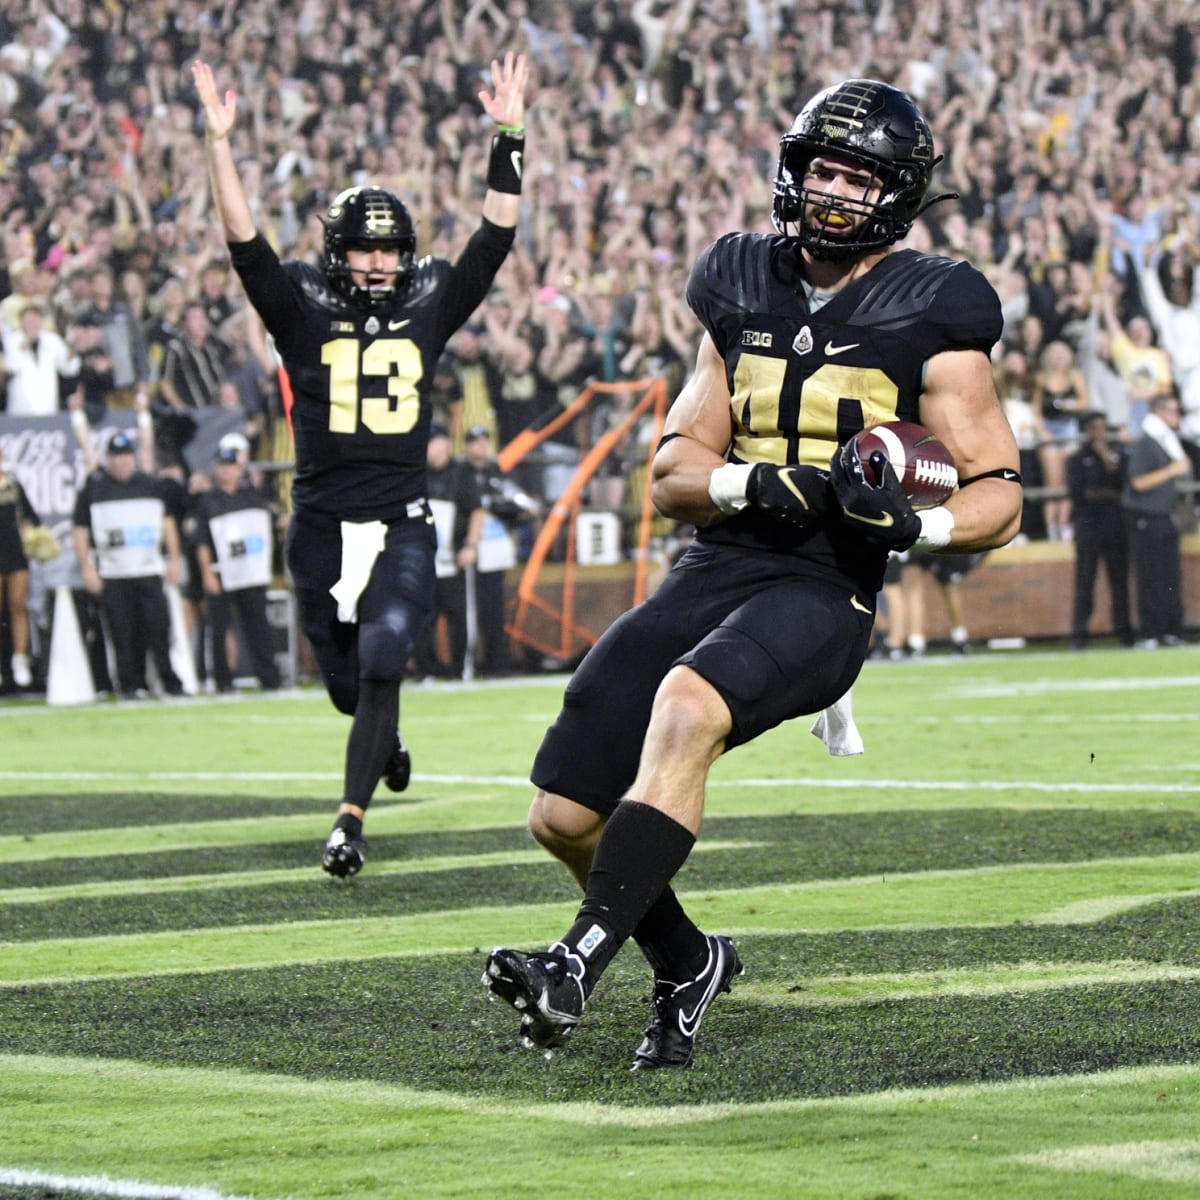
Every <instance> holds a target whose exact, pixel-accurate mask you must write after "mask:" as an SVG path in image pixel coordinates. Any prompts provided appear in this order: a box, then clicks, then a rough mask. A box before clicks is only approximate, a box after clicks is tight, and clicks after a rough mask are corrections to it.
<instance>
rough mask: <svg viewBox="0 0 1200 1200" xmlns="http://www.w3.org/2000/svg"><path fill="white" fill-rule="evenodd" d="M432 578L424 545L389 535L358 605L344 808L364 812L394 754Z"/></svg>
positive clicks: (421, 541) (400, 535) (429, 551)
mask: <svg viewBox="0 0 1200 1200" xmlns="http://www.w3.org/2000/svg"><path fill="white" fill-rule="evenodd" d="M433 579H434V568H433V550H432V548H431V546H430V545H429V544H428V542H427V541H426V540H425V539H424V538H417V537H406V536H404V535H403V531H402V532H401V533H393V534H389V537H388V543H387V545H386V546H385V547H384V550H383V553H382V554H381V555H380V556H379V559H378V561H377V562H376V563H375V569H374V570H373V571H372V572H371V580H370V582H369V583H368V584H367V587H366V590H365V591H364V592H363V594H362V597H361V598H360V600H359V637H358V662H359V676H360V678H359V683H358V706H357V708H356V709H355V711H354V722H353V724H352V725H351V727H350V739H349V743H348V745H347V752H346V788H345V794H344V796H343V808H347V807H348V808H350V809H357V810H360V812H362V811H365V810H366V808H367V805H368V804H370V802H371V796H372V794H373V793H374V791H375V785H376V784H377V783H378V782H379V779H380V777H381V776H382V775H383V774H384V771H385V768H386V767H387V764H388V760H389V759H390V758H391V756H392V753H393V751H394V750H395V749H396V746H397V734H396V728H397V724H398V721H399V714H400V682H401V680H402V679H403V678H404V674H405V670H406V667H407V665H408V662H409V660H410V659H411V658H412V656H413V651H414V649H415V646H416V641H417V636H418V634H419V633H420V630H421V627H422V626H423V625H424V624H425V622H426V620H427V619H428V613H429V609H430V606H431V604H432V602H433ZM360 819H361V817H360Z"/></svg>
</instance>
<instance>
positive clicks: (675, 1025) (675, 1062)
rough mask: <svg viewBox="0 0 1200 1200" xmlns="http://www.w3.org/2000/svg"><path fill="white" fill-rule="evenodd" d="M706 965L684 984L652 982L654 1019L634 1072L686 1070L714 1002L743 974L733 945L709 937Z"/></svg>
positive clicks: (714, 937)
mask: <svg viewBox="0 0 1200 1200" xmlns="http://www.w3.org/2000/svg"><path fill="white" fill-rule="evenodd" d="M707 938H708V962H707V964H706V965H705V967H704V970H703V971H701V972H700V974H699V975H697V976H696V978H695V979H690V980H688V981H686V982H685V983H672V982H670V981H668V980H664V979H656V980H655V981H654V995H653V999H652V1001H651V1003H652V1004H653V1007H654V1017H653V1019H652V1020H651V1022H650V1028H649V1029H647V1030H646V1036H645V1039H644V1040H643V1042H642V1044H641V1045H640V1046H639V1047H638V1048H637V1051H636V1052H635V1054H634V1058H633V1066H632V1067H631V1068H630V1069H631V1070H633V1071H656V1070H662V1069H664V1068H675V1067H689V1066H691V1064H692V1056H693V1054H694V1052H695V1049H696V1031H697V1030H698V1029H699V1028H700V1022H701V1021H702V1020H703V1019H704V1014H705V1013H706V1012H708V1010H709V1009H710V1008H711V1007H712V1003H713V1001H714V1000H715V999H716V998H717V997H718V996H719V995H720V994H721V993H722V992H727V991H729V989H730V986H731V984H732V982H733V979H734V977H735V976H738V975H741V974H742V973H743V972H744V971H745V969H746V968H745V967H744V966H742V960H741V959H740V958H739V957H738V952H737V950H736V949H734V945H733V942H732V941H730V940H729V938H727V937H722V936H720V935H718V934H711V933H710V934H708V935H707Z"/></svg>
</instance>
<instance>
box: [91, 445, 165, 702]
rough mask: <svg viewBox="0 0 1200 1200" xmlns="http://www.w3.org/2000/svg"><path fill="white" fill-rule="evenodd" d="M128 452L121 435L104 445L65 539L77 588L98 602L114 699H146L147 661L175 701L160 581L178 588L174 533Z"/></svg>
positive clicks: (152, 482)
mask: <svg viewBox="0 0 1200 1200" xmlns="http://www.w3.org/2000/svg"><path fill="white" fill-rule="evenodd" d="M134 451H135V444H134V440H133V438H132V437H130V436H129V435H128V434H125V433H114V434H113V435H112V437H111V438H110V439H109V443H108V455H107V462H106V465H105V466H104V467H100V468H98V469H97V470H95V471H93V472H92V473H91V475H89V476H88V478H87V481H86V482H85V483H84V485H83V487H82V488H81V489H80V492H79V495H78V497H77V498H76V501H75V519H74V529H73V530H72V538H73V540H74V544H75V554H76V556H77V557H78V559H79V569H80V571H81V572H82V575H83V585H84V587H85V588H86V589H87V590H88V591H89V592H91V593H92V594H93V595H95V596H98V597H99V598H100V602H101V607H102V609H103V612H104V616H105V620H106V624H107V626H108V636H109V638H110V640H111V642H112V648H113V655H114V657H115V658H116V665H117V680H118V687H119V688H120V692H121V695H122V696H125V697H126V698H129V699H140V698H144V697H145V696H148V695H149V692H148V691H147V688H146V656H147V654H149V656H150V657H151V658H152V659H153V662H154V666H155V669H156V670H157V672H158V677H159V680H160V681H161V683H162V689H163V691H164V692H166V693H167V695H170V696H178V695H179V694H180V693H181V692H182V691H183V684H182V683H181V682H180V680H179V676H177V675H176V674H175V672H174V670H173V669H172V667H171V655H170V644H171V618H170V614H169V611H168V609H167V599H166V595H165V594H164V592H163V579H164V577H165V578H166V579H167V580H169V581H170V582H171V583H178V582H179V577H180V557H179V530H178V527H177V526H176V523H175V519H174V517H172V516H171V515H170V514H169V513H168V511H167V507H166V503H165V501H164V497H163V488H162V485H161V484H160V482H159V481H158V480H156V479H154V478H152V477H151V476H150V475H147V474H146V473H145V472H144V471H139V470H138V469H137V464H136V460H135V457H134ZM164 550H165V557H164Z"/></svg>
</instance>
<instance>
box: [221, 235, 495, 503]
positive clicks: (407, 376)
mask: <svg viewBox="0 0 1200 1200" xmlns="http://www.w3.org/2000/svg"><path fill="white" fill-rule="evenodd" d="M513 236H514V231H513V230H512V229H507V228H503V227H501V226H499V225H494V224H492V223H491V222H490V221H487V220H486V219H485V220H484V221H483V222H482V224H481V225H480V227H479V229H477V230H476V231H475V233H474V234H473V235H472V237H471V239H470V241H469V243H468V244H467V247H466V249H465V250H464V251H463V253H462V255H461V256H460V257H459V259H458V261H457V262H455V263H453V264H451V263H450V262H449V261H447V260H446V259H435V258H426V259H422V260H421V261H420V262H418V263H417V264H416V266H415V267H414V269H413V274H412V277H411V279H410V280H409V282H408V284H407V286H406V287H405V288H404V289H403V290H402V291H401V292H400V294H399V295H398V296H397V297H396V299H395V300H394V301H393V303H392V305H391V307H390V308H380V309H371V310H367V309H365V308H361V307H359V306H358V305H356V304H352V303H350V301H349V300H347V299H346V298H345V297H344V296H342V295H341V293H339V292H336V291H334V290H333V288H331V287H330V286H329V282H328V280H327V279H326V277H325V274H324V272H323V271H320V270H318V269H317V268H316V267H314V266H312V265H310V264H308V263H301V262H285V263H281V262H280V261H279V258H278V256H277V255H276V254H275V252H274V250H272V248H271V246H270V245H269V244H268V243H267V241H266V240H265V239H264V238H262V237H261V236H259V237H256V238H254V239H253V240H252V241H249V242H235V243H231V244H230V255H231V260H232V262H233V266H234V268H235V269H236V270H237V273H238V275H239V277H240V278H241V281H242V285H243V287H244V288H245V289H246V295H247V296H248V297H249V299H250V303H251V304H252V305H253V306H254V308H255V309H256V310H257V311H258V313H259V315H260V316H261V317H262V319H263V323H264V324H265V325H266V327H267V329H268V330H269V331H270V333H271V335H272V336H273V337H274V339H275V345H276V348H277V349H278V351H279V354H280V357H281V358H282V359H283V365H284V367H285V369H286V370H287V374H288V379H289V381H290V383H291V387H292V394H293V403H292V432H293V435H294V438H295V445H296V472H295V478H294V482H293V485H292V503H293V506H294V508H295V509H296V511H297V512H303V513H306V514H308V515H318V516H324V517H327V518H335V519H337V520H345V521H370V520H384V521H387V520H393V519H397V518H399V517H401V516H402V515H403V514H404V512H405V509H406V507H407V506H408V504H409V503H410V502H411V501H413V500H416V499H419V498H421V497H423V496H424V494H425V447H426V443H427V442H428V440H429V424H430V420H431V416H432V402H431V400H430V388H431V384H432V382H433V374H434V366H435V364H436V362H437V359H438V356H439V355H440V354H441V352H442V350H443V348H444V347H445V345H446V342H447V341H448V340H449V339H450V337H451V335H452V334H453V333H454V332H455V330H457V329H458V328H459V327H460V326H461V325H462V324H464V323H465V322H466V320H467V318H468V317H469V316H470V315H471V313H472V312H474V311H475V309H476V308H477V307H478V306H479V304H480V302H481V301H482V300H483V299H484V297H485V296H486V295H487V291H488V288H489V287H490V286H491V283H492V280H493V279H494V278H495V275H496V272H497V271H498V270H499V269H500V265H501V263H503V261H504V257H505V255H506V254H507V253H508V249H509V247H510V246H511V245H512V241H513Z"/></svg>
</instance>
